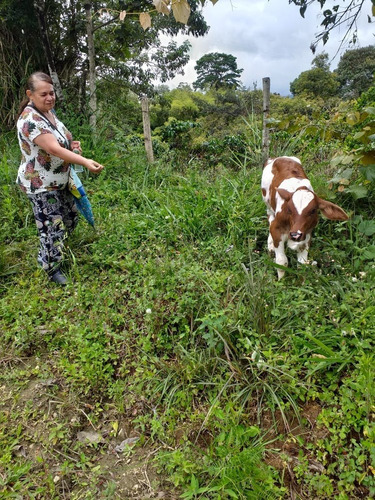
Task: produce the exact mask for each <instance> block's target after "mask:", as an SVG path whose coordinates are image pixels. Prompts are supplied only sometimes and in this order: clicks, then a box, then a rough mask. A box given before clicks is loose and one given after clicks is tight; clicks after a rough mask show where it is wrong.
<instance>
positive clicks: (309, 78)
mask: <svg viewBox="0 0 375 500" xmlns="http://www.w3.org/2000/svg"><path fill="white" fill-rule="evenodd" d="M328 57H329V56H328V54H327V53H322V54H319V55H317V56H316V57H315V58H314V59H313V61H312V68H311V69H309V70H307V71H303V72H302V73H301V74H300V75H299V76H298V77H297V78H296V79H295V80H293V81H292V82H291V84H290V92H291V93H292V94H293V95H294V96H297V95H302V94H306V95H310V96H312V97H322V98H324V99H326V98H328V97H332V96H334V95H336V94H337V90H338V87H339V84H338V82H337V80H336V77H335V75H334V74H333V73H331V71H330V70H329V62H328Z"/></svg>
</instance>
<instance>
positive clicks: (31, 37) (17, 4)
mask: <svg viewBox="0 0 375 500" xmlns="http://www.w3.org/2000/svg"><path fill="white" fill-rule="evenodd" d="M85 3H87V4H89V5H90V4H91V6H92V10H91V21H92V32H93V40H92V41H91V42H90V43H87V42H86V40H87V29H86V27H87V23H86V20H87V18H86V11H85V9H84V4H85ZM164 3H165V4H169V7H168V11H169V10H170V9H172V13H173V16H172V15H171V16H167V15H163V14H160V12H158V8H162V9H163V5H164ZM41 4H43V10H42V11H40V12H39V14H41V15H42V18H43V19H42V20H43V22H44V26H45V30H44V34H45V35H46V37H45V40H48V46H49V48H50V53H49V56H48V58H46V55H45V54H46V44H47V42H45V43H43V42H42V40H41V37H40V36H36V35H35V34H36V33H39V32H40V28H39V24H38V12H37V10H36V8H35V5H41ZM200 5H201V3H200V0H189V4H188V2H187V0H180V1H179V2H173V3H172V4H171V3H170V2H163V1H162V0H131V1H127V2H126V6H127V9H128V10H127V11H126V13H125V14H124V12H125V11H124V10H123V8H124V2H123V1H122V0H111V2H109V1H91V2H90V1H87V2H82V1H81V0H37V1H36V2H35V4H34V2H25V1H24V0H0V36H1V43H0V67H1V71H0V81H1V88H0V97H1V103H2V106H1V108H0V125H1V126H6V127H7V128H10V127H12V125H13V123H14V118H15V115H16V108H17V106H18V103H19V101H20V99H21V96H22V95H23V93H24V88H23V87H24V84H25V81H26V79H27V77H28V75H29V74H30V73H31V72H33V71H36V70H42V71H45V72H47V73H48V72H49V70H50V69H49V68H52V69H51V71H52V72H54V69H53V67H54V68H55V69H56V74H57V75H58V77H59V79H60V82H61V85H62V88H63V90H64V92H67V91H69V92H71V95H72V96H73V97H74V100H75V102H76V106H75V109H79V110H80V114H81V116H82V113H83V112H85V111H86V109H85V107H86V106H87V95H86V94H87V89H88V87H87V79H88V75H89V54H88V47H90V54H91V59H92V63H91V75H92V74H93V70H92V69H93V68H94V69H95V72H96V80H97V81H96V86H97V85H98V82H99V81H101V82H102V83H105V82H108V81H112V82H113V81H115V82H116V84H117V86H118V87H121V88H124V87H127V88H129V89H132V90H134V91H135V92H136V93H150V91H151V90H152V81H153V80H154V79H157V78H158V79H159V80H161V81H166V80H167V79H169V78H171V77H172V76H174V75H175V74H176V73H178V72H182V71H183V67H184V65H185V64H186V62H187V60H188V52H189V49H190V46H189V44H188V42H185V43H182V44H180V45H177V44H176V42H171V43H170V44H167V45H164V46H163V44H162V43H161V41H160V35H161V34H169V35H177V34H178V33H182V34H191V35H193V36H202V35H204V34H205V33H206V32H207V30H208V26H207V24H206V23H205V21H204V18H203V16H202V13H201V9H200ZM187 8H188V11H189V12H188V13H189V15H188V16H187V15H186V13H187ZM140 14H143V16H142V19H143V20H144V19H145V18H147V15H148V16H149V17H150V19H152V25H151V26H150V27H148V28H147V29H146V25H145V24H144V23H143V24H140V19H141V16H140ZM181 16H182V18H183V19H184V20H185V22H186V23H187V24H182V23H181V22H178V21H177V20H176V18H177V19H180V18H181ZM39 21H40V16H39ZM142 22H143V21H142ZM91 48H92V49H94V50H93V51H92V52H91ZM92 56H93V57H92ZM47 59H48V60H47ZM101 89H102V90H103V89H104V85H101ZM93 93H94V95H95V89H94V87H91V92H90V94H93ZM68 101H69V100H68ZM91 104H92V106H91V107H93V108H95V104H94V103H93V102H92V103H91ZM100 108H101V106H100V103H98V109H100Z"/></svg>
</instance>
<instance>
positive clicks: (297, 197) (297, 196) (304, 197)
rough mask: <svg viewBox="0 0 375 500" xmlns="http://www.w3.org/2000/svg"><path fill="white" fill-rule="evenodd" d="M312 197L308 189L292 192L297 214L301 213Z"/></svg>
mask: <svg viewBox="0 0 375 500" xmlns="http://www.w3.org/2000/svg"><path fill="white" fill-rule="evenodd" d="M313 199H314V195H313V194H312V193H311V192H310V191H306V190H305V189H303V190H300V191H296V192H295V193H294V194H293V197H292V201H293V203H294V206H295V207H296V210H297V213H298V214H299V215H301V214H302V212H303V211H304V209H305V208H307V207H308V205H309V203H311V202H312V200H313Z"/></svg>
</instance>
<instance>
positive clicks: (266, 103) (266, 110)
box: [262, 77, 271, 165]
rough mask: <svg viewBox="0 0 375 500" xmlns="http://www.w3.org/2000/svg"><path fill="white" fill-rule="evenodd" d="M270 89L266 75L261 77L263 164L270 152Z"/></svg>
mask: <svg viewBox="0 0 375 500" xmlns="http://www.w3.org/2000/svg"><path fill="white" fill-rule="evenodd" d="M270 90H271V81H270V79H269V78H268V77H266V78H263V136H262V160H263V165H265V163H266V161H267V160H268V158H269V152H270V130H269V128H268V120H269V116H270Z"/></svg>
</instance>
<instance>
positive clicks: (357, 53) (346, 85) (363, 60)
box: [336, 45, 375, 99]
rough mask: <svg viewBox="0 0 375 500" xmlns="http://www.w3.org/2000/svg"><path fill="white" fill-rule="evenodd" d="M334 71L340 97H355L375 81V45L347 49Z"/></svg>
mask: <svg viewBox="0 0 375 500" xmlns="http://www.w3.org/2000/svg"><path fill="white" fill-rule="evenodd" d="M336 73H337V79H338V81H339V83H340V94H341V95H342V97H344V98H354V99H356V98H357V97H359V96H360V95H361V94H362V93H363V92H366V91H367V90H368V89H369V88H370V87H372V86H373V85H374V83H375V81H374V73H375V47H374V46H372V45H369V46H368V47H362V48H359V49H353V50H347V51H346V52H345V53H344V54H343V55H342V56H341V58H340V61H339V64H338V66H337V70H336Z"/></svg>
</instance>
